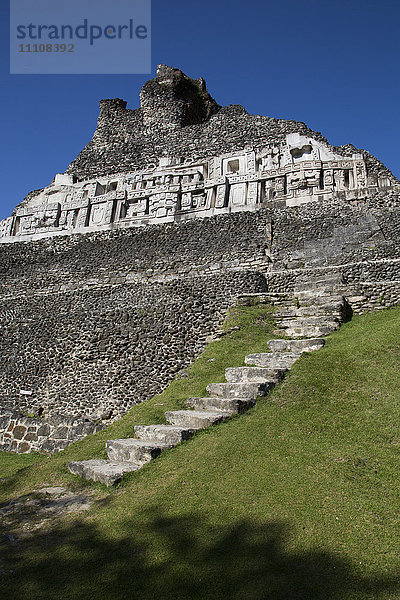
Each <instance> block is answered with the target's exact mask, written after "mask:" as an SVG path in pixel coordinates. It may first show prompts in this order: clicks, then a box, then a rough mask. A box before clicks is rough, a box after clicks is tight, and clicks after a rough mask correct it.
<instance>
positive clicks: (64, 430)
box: [0, 411, 103, 454]
mask: <svg viewBox="0 0 400 600" xmlns="http://www.w3.org/2000/svg"><path fill="white" fill-rule="evenodd" d="M102 428H103V425H101V423H99V422H95V421H91V420H90V419H77V418H68V417H63V416H61V415H52V416H50V417H48V418H47V419H39V418H33V417H26V416H24V415H22V414H21V413H20V412H19V411H4V412H3V413H2V414H1V415H0V450H2V451H3V452H4V451H5V452H20V453H24V452H46V453H51V454H52V453H53V452H58V451H60V450H63V449H64V448H66V447H67V446H69V444H71V443H72V442H75V441H77V440H79V439H81V438H83V437H85V436H86V435H89V434H91V433H95V432H96V431H99V430H100V429H102Z"/></svg>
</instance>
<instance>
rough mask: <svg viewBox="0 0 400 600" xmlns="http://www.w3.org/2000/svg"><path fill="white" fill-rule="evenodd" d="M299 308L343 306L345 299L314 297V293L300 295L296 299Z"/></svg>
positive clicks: (336, 296)
mask: <svg viewBox="0 0 400 600" xmlns="http://www.w3.org/2000/svg"><path fill="white" fill-rule="evenodd" d="M297 299H298V301H299V303H300V306H301V307H306V306H307V307H308V306H315V307H316V306H326V305H331V304H333V305H336V306H343V305H344V304H345V303H346V299H345V297H344V296H341V295H336V294H333V295H331V294H329V295H328V296H314V293H312V294H310V295H306V296H305V295H301V296H300V297H298V298H297Z"/></svg>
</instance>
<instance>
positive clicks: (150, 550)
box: [1, 306, 400, 600]
mask: <svg viewBox="0 0 400 600" xmlns="http://www.w3.org/2000/svg"><path fill="white" fill-rule="evenodd" d="M240 313H241V314H236V316H235V317H233V318H232V320H231V325H232V324H235V325H237V324H239V323H240V327H241V329H240V330H238V331H234V332H233V333H231V334H228V335H226V336H225V337H223V338H222V339H221V340H220V341H218V342H214V343H213V344H211V345H210V346H209V347H208V348H207V350H206V351H205V353H204V355H203V356H202V357H201V358H200V359H199V360H198V361H197V362H196V363H195V364H194V365H193V366H192V367H191V368H190V369H188V372H189V377H185V378H181V379H177V380H176V381H175V382H174V383H173V384H172V385H171V386H170V387H169V388H168V389H167V390H166V391H165V392H164V393H163V394H161V395H160V396H158V397H157V398H154V399H152V400H151V401H149V402H148V403H146V404H145V405H140V406H137V407H134V409H132V411H131V412H130V414H129V415H127V416H126V417H125V418H124V419H123V420H122V421H120V422H119V423H115V424H114V425H112V426H111V427H110V428H109V430H107V431H106V432H100V433H99V434H96V435H95V436H90V437H89V438H86V439H85V440H83V441H81V442H79V443H76V444H74V445H73V446H71V447H70V448H68V449H67V450H66V451H64V452H62V453H60V454H59V455H56V456H53V457H50V458H45V459H42V460H41V461H39V462H37V463H36V464H35V465H33V466H32V467H30V468H28V469H25V470H23V471H19V472H18V473H17V474H16V475H15V476H13V477H11V478H9V479H8V480H6V481H4V482H3V483H2V489H3V492H2V493H3V499H10V498H11V497H15V496H17V495H20V494H22V493H24V492H26V491H28V490H30V489H34V487H37V486H38V485H39V484H51V485H58V484H63V485H69V486H70V487H71V488H73V489H76V490H82V489H83V490H84V489H86V490H88V489H91V490H94V491H95V492H96V494H97V501H96V502H95V505H94V506H93V508H92V509H91V510H90V511H89V512H87V513H85V514H84V515H83V516H82V515H81V516H80V517H79V519H73V518H67V517H66V518H65V519H64V520H63V521H62V522H60V523H59V525H58V526H57V527H56V528H53V529H52V530H51V531H50V532H41V533H38V534H36V536H34V537H32V538H27V539H26V540H22V541H21V542H20V543H17V544H16V545H15V546H13V547H8V548H7V550H8V552H6V553H4V554H3V556H2V567H1V568H3V569H4V570H5V571H6V572H8V571H9V570H10V569H12V570H14V571H15V573H9V572H8V574H7V575H6V576H4V577H3V582H4V584H3V587H4V593H5V597H12V598H15V599H20V598H21V599H22V598H25V596H28V595H29V596H30V598H35V599H36V598H41V599H42V598H43V599H44V600H50V599H51V600H53V599H55V598H57V597H58V596H59V595H60V594H62V596H63V598H64V599H66V600H72V599H74V600H75V599H78V598H83V599H92V598H93V599H94V598H105V599H106V600H125V599H126V598H129V599H136V598H138V599H141V600H153V599H158V598H161V599H163V600H167V599H176V598H182V599H184V600H197V599H201V600H203V599H204V600H206V599H207V600H209V599H211V600H222V599H226V598H228V599H230V598H232V599H234V600H242V599H243V600H264V599H267V600H300V599H301V600H350V599H351V600H361V599H362V600H365V599H371V600H378V599H379V600H381V599H382V600H395V599H398V598H400V578H399V566H400V545H399V535H398V532H399V525H400V516H399V505H400V503H399V501H400V497H399V496H400V488H399V481H398V472H399V456H400V453H399V449H400V430H399V422H400V419H399V417H400V375H399V369H398V365H399V358H400V344H399V339H400V310H399V309H392V310H389V311H386V310H385V311H381V312H378V313H373V314H368V315H365V316H363V317H355V318H354V319H353V321H351V322H350V323H346V324H345V325H343V326H342V328H341V329H340V330H339V331H338V332H336V333H334V334H333V335H332V336H330V338H329V340H328V343H327V345H326V347H325V348H324V349H323V350H321V351H319V352H316V353H313V354H307V355H303V356H302V358H301V359H300V360H299V361H298V362H297V363H296V364H295V365H294V367H293V369H292V371H291V372H290V374H289V375H288V377H287V378H286V380H285V381H284V382H283V383H282V384H280V385H279V386H277V387H276V388H275V390H274V391H273V392H272V393H271V394H270V395H269V396H268V397H267V398H265V399H261V400H259V401H258V403H257V405H256V407H255V408H254V409H252V410H251V411H249V412H248V413H247V414H246V415H243V416H241V417H237V418H233V419H232V420H230V421H229V422H227V423H225V424H223V425H220V426H217V427H214V428H210V429H209V430H206V431H204V432H201V433H199V434H198V435H196V437H195V438H194V439H192V440H190V441H189V442H187V443H184V444H182V445H181V446H179V447H177V448H174V449H172V450H171V451H168V452H166V453H164V454H163V456H162V457H161V458H160V459H158V460H156V461H153V462H152V463H150V464H149V465H147V466H146V467H145V468H143V469H142V470H141V471H139V472H137V473H134V474H131V475H129V476H128V477H126V479H125V480H124V482H123V483H122V484H121V485H120V486H119V487H118V488H117V489H115V490H106V489H105V488H104V487H103V486H101V485H100V484H88V483H85V482H82V481H80V480H79V479H78V478H73V477H72V476H70V475H69V474H67V473H66V470H65V463H66V462H68V461H69V460H72V459H80V458H91V457H93V456H102V455H103V451H104V450H103V449H104V440H105V439H107V438H110V437H116V436H120V435H131V433H132V428H133V425H134V424H135V423H151V422H157V420H158V421H161V420H162V416H163V412H164V411H165V410H166V409H168V408H170V407H180V406H183V404H184V400H185V398H186V397H187V396H189V395H200V394H202V393H204V391H205V390H204V388H205V385H206V384H207V383H209V382H211V381H218V380H222V379H223V370H224V367H225V366H235V365H240V364H243V357H244V354H245V353H248V352H256V351H260V350H262V349H265V347H266V340H267V339H268V337H271V333H272V328H273V326H272V325H271V321H270V317H269V316H268V314H267V313H268V311H267V309H266V308H264V307H260V306H256V307H244V308H242V309H241V310H240ZM260 313H264V314H267V316H266V317H261V318H260ZM210 359H215V360H213V361H211V362H209V360H210ZM159 404H163V405H164V406H161V407H160V406H158V405H159Z"/></svg>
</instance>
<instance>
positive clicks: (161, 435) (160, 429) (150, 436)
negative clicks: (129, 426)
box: [135, 425, 196, 446]
mask: <svg viewBox="0 0 400 600" xmlns="http://www.w3.org/2000/svg"><path fill="white" fill-rule="evenodd" d="M195 432H196V429H195V428H192V429H187V428H185V427H177V426H174V425H135V434H136V437H137V438H139V439H140V440H144V441H146V442H148V441H153V442H159V443H161V444H166V445H169V446H176V445H177V444H180V443H181V442H184V441H185V440H188V439H189V438H190V437H192V435H193V434H194V433H195Z"/></svg>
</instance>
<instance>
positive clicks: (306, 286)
mask: <svg viewBox="0 0 400 600" xmlns="http://www.w3.org/2000/svg"><path fill="white" fill-rule="evenodd" d="M342 286H343V283H342V280H341V277H340V276H339V277H338V276H336V275H333V276H332V275H327V276H325V275H322V276H319V277H315V278H314V277H313V278H310V279H306V280H305V281H304V282H303V283H302V282H298V283H297V284H296V287H295V293H297V292H299V291H308V290H318V289H324V290H335V289H337V288H338V287H342Z"/></svg>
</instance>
